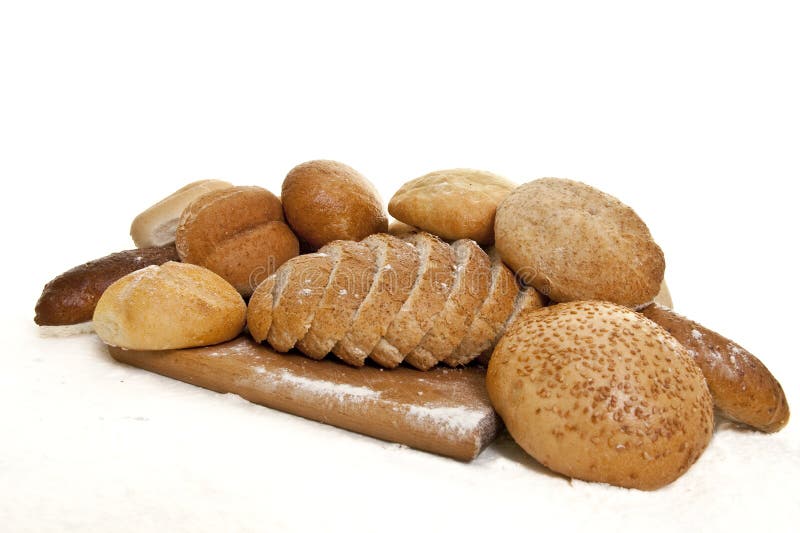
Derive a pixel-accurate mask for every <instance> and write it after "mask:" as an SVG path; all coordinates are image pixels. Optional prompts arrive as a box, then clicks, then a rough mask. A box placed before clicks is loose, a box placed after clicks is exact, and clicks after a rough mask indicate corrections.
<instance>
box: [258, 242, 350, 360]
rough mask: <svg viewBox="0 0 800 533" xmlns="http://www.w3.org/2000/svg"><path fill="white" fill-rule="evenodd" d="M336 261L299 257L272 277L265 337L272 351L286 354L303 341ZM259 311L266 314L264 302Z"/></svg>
mask: <svg viewBox="0 0 800 533" xmlns="http://www.w3.org/2000/svg"><path fill="white" fill-rule="evenodd" d="M336 260H338V257H333V256H331V255H330V254H320V253H314V254H306V255H301V256H298V257H295V258H292V259H290V260H289V261H287V262H286V263H284V264H283V265H282V266H281V267H280V268H278V270H277V271H276V272H275V273H274V274H273V276H275V286H274V288H273V300H272V321H271V323H270V329H269V332H268V334H267V340H268V341H269V343H270V345H271V346H272V347H273V348H275V349H276V350H278V351H279V352H288V351H289V350H291V349H292V348H294V347H295V345H296V344H297V341H299V340H300V339H302V338H303V337H305V335H306V333H307V332H308V328H310V327H311V322H312V321H313V320H314V314H315V313H316V311H317V307H318V306H319V302H320V300H321V299H322V295H323V294H324V292H325V287H326V286H327V285H328V283H329V280H330V277H331V272H332V271H333V266H334V263H335V261H336ZM250 305H251V306H252V305H253V303H252V301H251V303H250ZM263 307H264V312H267V310H266V301H265V302H264V306H263ZM256 309H258V308H256Z"/></svg>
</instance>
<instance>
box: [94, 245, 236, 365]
mask: <svg viewBox="0 0 800 533" xmlns="http://www.w3.org/2000/svg"><path fill="white" fill-rule="evenodd" d="M245 312H246V306H245V303H244V300H243V299H242V297H241V295H239V293H238V292H236V290H235V289H234V288H233V286H231V285H230V284H229V283H228V282H227V281H225V280H224V279H222V278H221V277H220V276H218V275H217V274H214V273H213V272H211V271H210V270H208V269H205V268H203V267H199V266H196V265H190V264H187V263H176V262H172V261H170V262H167V263H164V264H163V265H161V266H149V267H146V268H143V269H141V270H137V271H136V272H132V273H130V274H128V275H126V276H124V277H122V278H120V279H119V280H117V281H115V282H114V283H113V284H112V285H111V286H110V287H109V288H108V289H106V291H105V292H104V293H103V296H101V297H100V301H99V302H97V307H96V309H95V311H94V317H93V320H94V329H95V332H96V333H97V335H98V336H99V337H100V338H101V339H102V340H103V342H105V343H106V344H110V345H112V346H119V347H120V348H126V349H130V350H169V349H177V348H191V347H194V346H207V345H210V344H217V343H220V342H224V341H227V340H230V339H232V338H234V337H236V336H237V335H238V334H239V333H240V332H241V331H242V329H243V328H244V324H245Z"/></svg>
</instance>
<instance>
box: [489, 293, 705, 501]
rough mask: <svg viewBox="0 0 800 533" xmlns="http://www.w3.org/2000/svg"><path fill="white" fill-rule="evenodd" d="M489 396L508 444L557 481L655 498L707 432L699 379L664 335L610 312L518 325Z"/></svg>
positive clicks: (576, 310)
mask: <svg viewBox="0 0 800 533" xmlns="http://www.w3.org/2000/svg"><path fill="white" fill-rule="evenodd" d="M486 387H487V390H488V392H489V398H490V399H491V401H492V405H493V406H494V407H495V409H497V412H498V413H499V414H500V416H501V418H502V419H503V421H504V422H505V424H506V427H507V428H508V431H509V433H511V436H512V437H513V438H514V440H515V441H516V442H517V443H518V444H519V445H520V446H521V447H522V448H523V449H524V450H525V451H527V452H528V453H529V454H531V455H532V456H533V457H534V458H535V459H536V460H537V461H539V462H540V463H542V464H543V465H545V466H547V467H548V468H550V469H552V470H554V471H556V472H560V473H562V474H564V475H567V476H570V477H574V478H579V479H585V480H589V481H600V482H604V483H610V484H612V485H618V486H622V487H632V488H638V489H656V488H659V487H662V486H664V485H666V484H668V483H671V482H672V481H674V480H675V479H676V478H678V477H679V476H680V475H681V474H683V473H684V472H685V471H686V470H687V469H688V468H689V467H690V466H691V465H692V464H693V463H694V462H695V461H696V460H697V459H698V457H700V454H702V452H703V450H704V449H705V448H706V446H707V445H708V443H709V441H710V439H711V434H712V430H713V428H714V411H713V406H712V402H711V395H710V394H709V391H708V387H707V386H706V382H705V379H704V378H703V374H702V373H701V372H700V369H699V368H698V367H697V365H696V364H695V363H694V361H693V360H692V358H691V356H690V355H689V354H688V353H687V351H686V349H685V348H684V347H683V346H681V345H680V344H679V343H678V342H677V341H676V340H675V339H674V338H673V337H672V336H670V335H669V333H667V332H666V331H664V329H662V328H661V327H659V326H658V325H656V324H654V323H653V322H651V321H649V320H646V319H645V318H643V317H642V316H641V315H639V314H638V313H636V312H635V311H633V310H631V309H628V308H626V307H623V306H619V305H615V304H611V303H607V302H596V301H594V302H570V303H564V304H558V305H554V306H550V307H545V308H541V309H538V310H535V311H529V312H526V313H524V314H522V315H520V316H519V317H518V318H517V319H516V320H515V321H514V323H513V324H512V325H511V327H510V328H509V330H508V331H507V332H506V334H505V335H504V336H503V338H502V339H501V340H500V342H499V343H498V345H497V347H496V348H495V350H494V354H493V355H492V358H491V361H489V368H488V370H487V374H486Z"/></svg>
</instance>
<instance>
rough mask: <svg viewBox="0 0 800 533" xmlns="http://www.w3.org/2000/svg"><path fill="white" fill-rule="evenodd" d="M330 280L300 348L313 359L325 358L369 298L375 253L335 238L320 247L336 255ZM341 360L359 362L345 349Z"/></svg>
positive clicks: (363, 246) (367, 247) (353, 243)
mask: <svg viewBox="0 0 800 533" xmlns="http://www.w3.org/2000/svg"><path fill="white" fill-rule="evenodd" d="M337 251H338V261H336V263H335V264H334V266H333V271H332V272H331V277H330V281H329V282H328V285H327V286H326V287H325V291H324V292H323V294H322V299H321V300H320V302H319V306H318V307H317V312H316V313H315V314H314V320H313V321H312V322H311V327H310V328H309V329H308V332H307V333H306V335H305V337H303V338H302V339H301V340H300V341H299V342H298V343H297V345H296V346H297V348H298V349H299V350H300V351H301V352H303V353H304V354H306V355H307V356H309V357H311V358H312V359H322V358H323V357H325V355H326V354H328V353H329V352H330V351H331V350H332V349H333V347H334V346H335V345H336V343H337V342H339V341H340V340H341V339H342V337H344V335H345V333H347V331H348V330H349V329H350V326H351V325H352V323H353V319H354V318H355V315H356V311H357V310H358V308H359V307H361V303H362V302H363V301H364V298H366V296H367V293H368V292H369V290H370V287H371V285H372V281H373V279H374V277H375V274H374V271H375V256H374V254H373V252H372V250H371V249H370V247H369V246H367V245H366V244H361V243H359V242H353V241H333V242H331V243H328V244H326V245H325V246H323V247H322V248H320V252H322V253H331V254H336V253H337ZM342 359H343V360H344V361H345V362H347V363H350V364H353V365H358V364H359V361H358V358H351V357H350V356H349V354H347V353H346V352H342Z"/></svg>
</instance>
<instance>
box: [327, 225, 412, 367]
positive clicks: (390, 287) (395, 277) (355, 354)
mask: <svg viewBox="0 0 800 533" xmlns="http://www.w3.org/2000/svg"><path fill="white" fill-rule="evenodd" d="M361 242H362V243H363V244H365V245H367V246H368V247H369V248H370V249H371V250H372V252H373V254H374V256H375V268H376V270H375V272H376V273H375V280H374V281H373V284H372V287H371V288H370V290H369V293H367V296H366V298H364V302H363V303H362V304H361V307H360V308H359V309H358V311H357V312H356V316H355V319H354V320H353V324H352V325H351V326H350V330H349V331H348V332H347V333H346V334H345V336H344V337H342V340H341V341H339V342H338V343H337V344H336V346H334V347H333V353H335V354H336V355H337V356H338V357H339V358H341V359H343V360H352V361H356V366H361V364H363V362H364V359H366V358H367V357H368V356H369V354H370V352H372V350H373V349H374V348H375V345H376V344H378V341H380V339H381V337H383V335H385V334H386V331H387V330H388V329H389V325H390V324H391V323H392V320H393V319H394V317H395V315H396V314H397V312H398V311H399V310H400V307H401V306H402V305H403V302H405V301H406V298H408V295H409V293H410V292H411V287H413V285H414V281H416V278H417V270H418V269H419V256H418V255H417V252H416V250H415V249H414V248H413V247H411V246H408V245H407V244H406V243H405V242H404V241H402V240H400V239H398V238H396V237H393V236H391V235H388V234H386V233H376V234H374V235H370V236H369V237H367V238H366V239H364V240H363V241H361Z"/></svg>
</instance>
